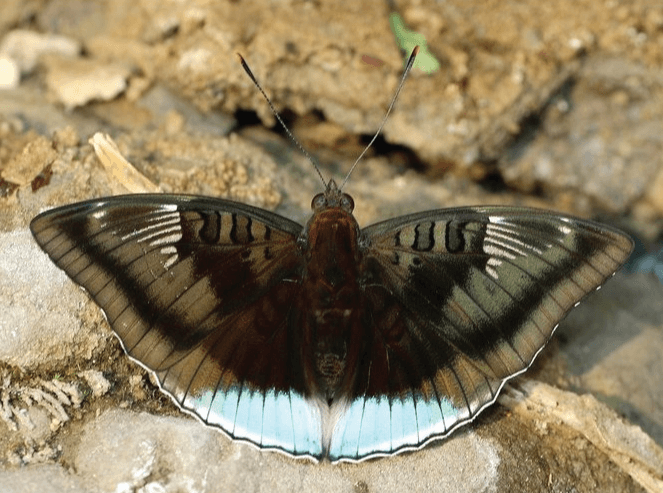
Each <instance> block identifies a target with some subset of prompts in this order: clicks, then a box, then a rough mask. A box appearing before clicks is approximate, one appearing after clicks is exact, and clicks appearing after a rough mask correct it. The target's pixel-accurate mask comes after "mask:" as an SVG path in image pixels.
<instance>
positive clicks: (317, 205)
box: [311, 179, 355, 214]
mask: <svg viewBox="0 0 663 493" xmlns="http://www.w3.org/2000/svg"><path fill="white" fill-rule="evenodd" d="M332 208H340V209H343V210H344V211H345V212H348V213H350V214H352V211H353V210H354V208H355V202H354V200H352V197H350V196H349V195H348V194H347V193H343V192H341V190H340V189H339V188H338V185H336V182H335V181H334V180H333V179H330V180H329V183H327V189H326V190H325V191H324V192H323V193H319V194H317V195H316V196H315V197H313V200H312V201H311V209H313V211H314V212H316V213H317V212H321V211H323V210H325V209H332Z"/></svg>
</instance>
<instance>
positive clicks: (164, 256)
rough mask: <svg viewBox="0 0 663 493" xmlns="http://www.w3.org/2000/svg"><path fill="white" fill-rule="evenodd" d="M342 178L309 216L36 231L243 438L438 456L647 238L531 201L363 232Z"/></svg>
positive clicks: (214, 208)
mask: <svg viewBox="0 0 663 493" xmlns="http://www.w3.org/2000/svg"><path fill="white" fill-rule="evenodd" d="M353 209H354V203H353V199H352V198H351V196H350V195H348V194H346V193H344V192H343V191H342V186H341V187H339V186H337V184H336V182H335V181H334V180H333V179H330V180H328V181H327V182H326V186H325V190H324V192H322V193H320V194H318V195H316V196H315V197H314V198H313V200H312V210H313V214H312V216H311V218H310V219H309V221H308V222H307V223H306V224H305V225H303V226H302V225H300V224H298V223H296V222H294V221H291V220H289V219H287V218H285V217H282V216H280V215H278V214H275V213H273V212H269V211H266V210H263V209H260V208H257V207H252V206H249V205H245V204H241V203H237V202H233V201H229V200H222V199H217V198H209V197H200V196H192V195H173V194H145V195H122V196H116V197H108V198H100V199H93V200H88V201H85V202H80V203H76V204H71V205H67V206H64V207H59V208H56V209H52V210H48V211H46V212H43V213H42V214H39V215H38V216H37V217H35V218H34V219H33V220H32V222H31V224H30V229H31V231H32V233H33V235H34V237H35V239H36V241H37V243H38V244H39V245H40V247H41V248H42V249H43V250H44V251H45V252H46V253H47V254H48V255H49V257H50V258H51V259H52V261H53V262H54V263H55V264H56V265H57V266H58V267H60V268H61V269H62V270H64V272H66V274H67V275H68V276H69V277H70V278H71V279H73V281H74V282H76V283H77V284H79V285H80V286H82V287H83V288H84V289H85V290H86V291H87V292H88V293H89V295H90V296H91V298H92V299H93V300H94V301H95V302H96V303H97V305H99V307H101V309H102V310H103V312H104V314H105V315H106V318H107V320H108V322H109V324H110V326H111V327H112V329H113V331H114V332H115V334H116V335H117V336H118V338H119V339H120V341H121V343H122V346H123V348H124V350H125V351H126V353H127V354H128V355H129V357H130V358H132V359H133V360H135V361H136V362H138V363H139V364H140V365H142V366H143V367H144V368H146V369H147V370H149V371H151V372H152V373H153V374H154V375H155V376H156V378H157V380H158V382H159V385H160V387H161V389H162V390H163V391H164V392H166V393H167V394H168V395H170V397H171V398H172V399H173V401H174V402H175V403H176V404H177V405H178V406H179V407H180V408H181V409H183V410H185V411H188V412H189V413H191V414H193V415H194V416H196V417H198V418H199V419H200V420H201V421H203V422H204V423H206V424H207V425H209V426H212V427H215V428H218V429H220V430H222V431H223V432H224V433H225V434H226V435H228V436H229V437H231V438H233V439H235V440H238V441H243V442H248V443H251V444H253V445H256V446H257V447H259V448H261V449H270V450H277V451H281V452H284V453H286V454H288V455H290V456H294V457H307V458H311V459H314V460H319V459H328V460H330V461H332V462H338V461H360V460H363V459H367V458H372V457H379V456H387V455H392V454H396V453H399V452H402V451H405V450H414V449H418V448H421V447H423V446H424V445H425V444H427V443H429V442H430V441H432V440H435V439H440V438H442V437H445V436H447V435H448V434H449V433H451V432H452V431H453V430H455V429H457V428H458V427H459V426H461V425H463V424H466V423H468V422H470V421H471V420H472V419H473V418H474V417H475V416H477V414H478V413H479V412H481V411H482V410H483V409H484V408H486V407H487V406H488V405H490V404H491V403H493V402H494V401H495V399H496V398H497V395H498V393H499V392H500V390H501V388H502V387H503V385H504V384H505V382H506V381H508V380H509V379H511V378H513V377H514V376H516V375H518V374H520V373H522V372H523V371H525V370H526V369H527V368H528V367H529V366H530V365H531V364H532V361H533V360H534V358H535V357H536V356H537V354H538V353H539V352H540V351H541V349H542V348H543V347H544V346H545V344H546V343H547V342H548V340H549V339H550V338H551V336H552V334H553V332H554V330H555V328H556V327H557V325H558V323H559V321H560V320H561V319H562V318H563V317H564V316H565V315H566V313H567V312H568V311H569V310H570V309H571V308H573V307H574V306H575V305H577V304H578V302H579V301H580V300H581V299H582V298H583V297H585V296H586V295H587V294H589V293H591V292H593V291H594V290H596V289H597V288H598V287H599V286H600V285H601V284H602V283H603V282H604V281H605V280H606V279H608V278H609V277H611V276H612V275H613V274H614V273H615V271H616V270H618V269H619V268H620V267H621V266H622V265H623V263H624V262H625V261H626V259H627V258H628V256H629V255H630V253H631V250H632V249H633V242H632V240H631V239H630V238H629V237H628V236H627V235H626V234H624V233H622V232H621V231H619V230H617V229H614V228H612V227H609V226H606V225H602V224H599V223H596V222H592V221H587V220H582V219H578V218H574V217H571V216H566V215H562V214H557V213H553V212H548V211H543V210H538V209H530V208H522V207H503V206H493V207H461V208H450V209H439V210H432V211H426V212H419V213H415V214H410V215H406V216H402V217H397V218H394V219H389V220H386V221H383V222H379V223H377V224H373V225H371V226H368V227H365V228H360V227H359V225H358V224H357V221H356V220H355V218H354V216H353Z"/></svg>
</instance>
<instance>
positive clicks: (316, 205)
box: [311, 193, 327, 211]
mask: <svg viewBox="0 0 663 493" xmlns="http://www.w3.org/2000/svg"><path fill="white" fill-rule="evenodd" d="M326 204H327V200H326V199H325V194H324V193H319V194H318V195H316V196H315V197H313V200H312V201H311V209H313V210H314V211H317V210H318V209H322V208H323V207H324V206H325V205H326Z"/></svg>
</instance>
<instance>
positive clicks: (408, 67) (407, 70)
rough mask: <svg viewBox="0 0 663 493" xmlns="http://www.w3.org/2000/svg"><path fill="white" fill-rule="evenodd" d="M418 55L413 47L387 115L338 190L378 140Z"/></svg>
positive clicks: (416, 49) (417, 48) (416, 47)
mask: <svg viewBox="0 0 663 493" xmlns="http://www.w3.org/2000/svg"><path fill="white" fill-rule="evenodd" d="M418 53H419V47H418V46H415V47H414V49H413V50H412V53H411V54H410V58H408V60H407V64H406V65H405V70H404V71H403V76H402V77H401V81H400V83H399V84H398V87H397V88H396V92H395V93H394V97H393V98H391V103H390V104H389V108H387V113H385V115H384V118H383V119H382V123H380V126H379V127H378V130H377V132H375V135H374V136H373V138H372V139H371V141H370V142H369V143H368V145H367V146H366V147H365V148H364V150H363V151H362V153H361V154H360V155H359V157H358V158H357V160H356V161H355V163H354V164H353V165H352V167H351V168H350V171H348V174H347V175H345V179H344V180H343V183H341V186H340V187H338V189H339V190H341V189H343V187H344V186H345V184H346V183H347V182H348V180H349V179H350V175H351V174H352V172H353V171H354V170H355V168H356V167H357V163H359V161H361V158H363V157H364V154H366V151H368V149H369V148H370V147H371V146H372V145H373V142H375V139H377V138H378V135H380V132H381V131H382V127H384V124H385V123H387V118H389V113H391V110H392V109H393V108H394V104H396V100H397V99H398V95H399V94H400V92H401V89H402V88H403V84H405V79H407V76H408V75H409V74H410V70H412V65H414V60H415V58H417V54H418Z"/></svg>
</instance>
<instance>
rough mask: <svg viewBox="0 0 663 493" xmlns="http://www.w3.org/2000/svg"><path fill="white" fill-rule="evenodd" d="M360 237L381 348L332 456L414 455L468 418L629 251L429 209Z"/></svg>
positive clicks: (613, 235) (573, 227)
mask: <svg viewBox="0 0 663 493" xmlns="http://www.w3.org/2000/svg"><path fill="white" fill-rule="evenodd" d="M362 233H363V238H364V240H363V244H364V250H363V255H364V257H363V267H362V272H363V274H362V283H363V287H364V295H365V306H366V307H365V309H366V312H367V315H366V316H365V320H367V323H368V324H370V326H371V327H372V329H371V330H370V331H369V333H371V334H372V339H373V340H372V341H370V342H369V343H367V344H366V346H365V347H366V350H365V351H366V353H365V355H364V357H363V358H362V360H361V361H362V362H361V363H360V365H359V367H358V368H357V372H356V379H355V387H354V389H353V391H352V398H351V401H350V404H349V407H348V411H347V413H346V414H345V415H344V416H343V417H342V418H341V419H340V420H339V422H338V424H337V427H336V431H335V436H334V438H333V439H332V445H331V447H330V456H331V457H332V459H339V458H344V457H345V458H348V457H349V458H352V459H354V460H357V459H361V458H362V457H367V456H373V455H388V454H392V453H394V452H397V451H399V450H403V449H411V448H417V447H420V446H421V445H422V444H425V443H426V442H427V441H429V440H430V439H433V438H437V437H441V436H445V435H446V434H448V433H449V432H450V431H451V430H453V429H454V428H456V427H457V426H458V425H460V424H463V423H465V422H467V421H469V420H471V419H472V418H473V417H474V416H475V415H476V414H477V413H478V412H479V411H481V409H483V408H484V407H485V406H486V405H488V404H490V403H492V402H493V401H494V400H495V398H496V397H497V394H498V392H499V390H500V389H501V387H502V385H503V384H504V382H505V381H506V380H507V379H509V378H510V377H513V376H514V375H516V374H518V373H520V372H522V371H523V370H525V369H526V368H527V367H529V365H530V364H531V363H532V361H533V359H534V358H535V356H536V355H537V354H538V352H539V351H540V350H541V349H542V347H543V346H544V345H545V344H546V342H547V341H548V340H549V338H550V337H551V335H552V333H553V331H554V329H555V328H556V326H557V324H558V322H559V321H560V320H561V319H562V318H563V317H564V315H565V314H566V313H567V312H568V311H569V310H570V309H571V308H573V306H574V305H576V304H577V303H578V302H579V301H580V300H581V299H582V298H583V297H584V296H585V295H587V294H588V293H590V292H592V291H593V290H595V289H596V288H597V287H599V286H600V285H601V283H602V282H604V281H605V280H606V279H607V278H608V277H610V276H611V275H612V274H613V273H614V272H615V271H616V270H617V269H618V268H619V267H620V266H621V265H622V264H623V263H624V262H625V260H626V259H627V258H628V255H629V254H630V252H631V250H632V247H633V243H632V241H631V239H630V238H629V237H628V236H626V235H624V234H623V233H621V232H619V231H617V230H615V229H612V228H609V227H605V226H603V225H599V224H597V223H593V222H590V221H582V220H579V219H576V218H571V217H565V216H560V215H555V214H552V213H547V212H544V211H537V210H533V209H521V208H510V207H483V208H460V209H446V210H439V211H429V212H424V213H419V214H413V215H410V216H403V217H400V218H396V219H393V220H390V221H385V222H382V223H379V224H375V225H373V226H370V227H368V228H366V229H365V230H364V231H363V232H362Z"/></svg>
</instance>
